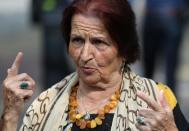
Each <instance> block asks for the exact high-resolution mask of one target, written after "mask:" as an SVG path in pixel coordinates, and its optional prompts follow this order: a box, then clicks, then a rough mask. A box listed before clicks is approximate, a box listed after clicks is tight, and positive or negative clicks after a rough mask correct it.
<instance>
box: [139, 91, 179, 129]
mask: <svg viewBox="0 0 189 131" xmlns="http://www.w3.org/2000/svg"><path fill="white" fill-rule="evenodd" d="M137 95H138V96H139V97H140V98H141V99H142V100H144V101H145V102H146V103H147V104H148V106H149V107H150V109H142V110H139V123H137V124H136V127H137V128H138V129H139V130H140V131H178V129H177V127H176V124H175V121H174V116H173V111H172V109H171V108H170V107H169V105H168V104H167V102H166V99H165V97H164V93H163V90H162V91H160V92H159V96H158V99H159V102H160V104H158V103H157V102H156V101H154V100H152V99H150V98H149V97H148V96H147V95H145V94H144V93H143V92H137Z"/></svg>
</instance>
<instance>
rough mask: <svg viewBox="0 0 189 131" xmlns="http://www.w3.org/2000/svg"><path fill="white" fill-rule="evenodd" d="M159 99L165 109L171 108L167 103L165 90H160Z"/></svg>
mask: <svg viewBox="0 0 189 131" xmlns="http://www.w3.org/2000/svg"><path fill="white" fill-rule="evenodd" d="M158 100H159V102H160V105H161V106H162V108H163V109H165V110H166V111H169V110H170V107H169V105H168V103H167V100H166V98H165V95H164V91H163V90H160V91H158Z"/></svg>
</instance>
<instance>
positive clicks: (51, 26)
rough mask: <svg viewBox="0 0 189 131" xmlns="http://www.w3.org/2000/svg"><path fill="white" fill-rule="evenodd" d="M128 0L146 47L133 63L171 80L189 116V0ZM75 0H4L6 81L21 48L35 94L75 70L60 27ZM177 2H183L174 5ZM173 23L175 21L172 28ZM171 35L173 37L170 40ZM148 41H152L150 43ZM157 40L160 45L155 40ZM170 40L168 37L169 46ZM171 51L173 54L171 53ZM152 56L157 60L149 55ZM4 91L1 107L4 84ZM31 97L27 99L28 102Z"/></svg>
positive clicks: (0, 54)
mask: <svg viewBox="0 0 189 131" xmlns="http://www.w3.org/2000/svg"><path fill="white" fill-rule="evenodd" d="M129 1H130V2H131V4H132V7H133V10H134V11H135V13H136V18H137V29H138V32H139V39H140V43H141V47H142V51H141V54H142V57H141V60H140V61H138V62H137V63H136V64H134V65H132V68H133V69H134V70H135V71H136V72H137V73H138V74H140V75H143V76H146V77H149V78H153V79H154V80H155V81H158V82H162V83H166V84H168V85H172V87H174V88H173V90H174V92H175V93H176V96H177V99H178V102H179V103H180V106H181V109H182V111H183V113H184V114H185V116H186V118H187V119H188V120H189V51H188V50H189V37H188V36H189V22H188V19H189V17H188V16H189V15H188V7H187V6H186V5H187V4H186V3H187V2H188V1H187V0H185V2H186V3H184V4H182V3H180V4H178V3H174V4H170V3H171V2H170V3H169V2H167V3H166V2H165V0H163V1H162V0H156V1H159V2H161V1H162V2H164V3H158V2H155V3H150V2H149V1H151V0H129ZM152 1H155V0H152ZM166 1H176V0H166ZM179 1H180V0H179ZM183 1H184V0H183ZM70 2H71V0H0V83H1V84H2V82H3V79H4V78H5V77H6V71H7V68H9V67H10V66H11V64H12V62H13V60H14V58H15V56H16V54H17V52H19V51H22V52H23V53H24V60H23V62H22V65H21V70H20V72H21V73H23V72H26V73H28V74H29V75H31V76H32V77H33V79H34V80H35V81H36V83H37V89H36V91H35V95H34V96H33V99H34V98H35V97H36V96H37V95H39V93H40V92H42V91H43V90H45V89H47V88H48V87H50V86H51V85H53V84H55V83H56V82H57V81H59V80H61V79H62V78H63V77H64V76H66V75H67V74H69V73H70V72H73V71H74V65H73V63H72V61H71V60H70V59H69V56H68V55H67V50H66V46H65V43H64V40H63V39H62V36H61V31H60V27H59V23H60V20H61V17H62V11H63V9H64V8H65V6H66V5H68V4H69V3H70ZM188 3H189V2H188ZM161 4H163V5H164V6H162V5H161ZM170 5H171V6H170ZM175 5H180V6H179V7H176V8H174V9H173V8H172V7H174V6H175ZM183 5H185V6H183ZM158 6H159V7H161V9H160V8H158ZM151 7H157V8H153V9H157V10H151V9H152V8H151ZM162 7H164V8H163V9H162ZM176 9H178V10H176ZM163 11H165V12H163ZM166 11H167V12H166ZM149 12H151V13H149ZM158 15H159V16H158ZM154 16H156V17H154ZM162 16H165V17H162ZM167 16H171V17H169V18H170V19H169V20H168V19H165V21H163V20H164V19H163V18H168V17H167ZM160 20H161V21H160ZM173 23H174V24H173ZM168 25H169V27H170V25H172V26H171V27H170V28H168ZM165 27H166V28H165ZM160 29H161V30H160ZM153 33H154V35H152V34H153ZM162 34H164V35H162ZM154 36H156V37H154ZM157 36H158V37H157ZM167 37H169V38H171V39H169V40H172V41H168V39H167ZM147 38H148V39H147ZM149 38H151V39H149ZM173 38H177V39H174V40H173ZM160 40H161V41H160ZM166 40H167V41H166ZM149 41H150V42H149ZM157 41H159V43H158V42H157ZM148 43H151V44H150V46H149V44H148ZM153 43H155V45H156V46H155V47H154V46H152V45H153ZM165 43H169V46H167V45H166V44H165ZM165 45H166V46H165ZM174 45H175V46H174ZM154 48H155V49H156V50H157V53H156V54H150V53H154V50H153V49H154ZM145 49H147V50H145ZM170 49H176V50H172V51H170ZM156 50H155V51H156ZM171 52H172V54H173V55H170V54H171ZM149 56H151V57H149ZM152 56H154V58H153V59H154V61H148V59H152ZM150 62H152V63H150ZM149 65H150V67H149ZM153 65H154V66H153ZM151 66H152V67H151ZM147 69H151V70H147ZM170 72H171V73H170ZM170 75H171V76H173V77H170ZM0 93H1V94H0V96H1V99H0V112H2V105H3V103H2V89H0ZM33 99H32V100H33ZM32 100H30V101H28V102H27V103H26V108H27V107H28V105H29V104H30V103H31V101H32Z"/></svg>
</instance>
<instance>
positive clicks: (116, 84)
mask: <svg viewBox="0 0 189 131" xmlns="http://www.w3.org/2000/svg"><path fill="white" fill-rule="evenodd" d="M121 84H122V75H120V76H118V77H116V78H115V79H113V80H111V81H110V82H108V83H103V82H98V83H96V84H93V85H88V84H86V83H84V82H83V81H82V80H80V81H79V87H78V90H79V91H80V92H81V94H82V96H79V97H83V98H84V99H85V102H86V101H87V102H92V103H94V104H95V103H98V102H100V101H103V100H105V99H107V98H109V97H110V96H111V95H112V94H113V93H115V91H116V90H118V89H119V88H120V87H121Z"/></svg>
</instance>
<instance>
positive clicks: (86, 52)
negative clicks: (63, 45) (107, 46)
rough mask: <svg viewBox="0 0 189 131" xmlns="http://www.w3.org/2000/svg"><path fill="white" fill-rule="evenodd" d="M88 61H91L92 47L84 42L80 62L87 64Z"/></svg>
mask: <svg viewBox="0 0 189 131" xmlns="http://www.w3.org/2000/svg"><path fill="white" fill-rule="evenodd" d="M90 59H92V45H91V44H90V43H89V42H86V43H85V44H84V46H83V48H82V51H81V60H82V61H84V62H87V61H89V60H90Z"/></svg>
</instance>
